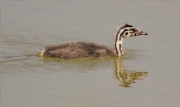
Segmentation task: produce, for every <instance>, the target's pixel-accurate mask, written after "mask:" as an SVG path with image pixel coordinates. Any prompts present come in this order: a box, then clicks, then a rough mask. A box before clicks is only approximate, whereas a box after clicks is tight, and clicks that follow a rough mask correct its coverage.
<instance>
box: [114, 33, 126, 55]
mask: <svg viewBox="0 0 180 107" xmlns="http://www.w3.org/2000/svg"><path fill="white" fill-rule="evenodd" d="M122 34H123V32H121V30H120V31H117V32H116V34H115V40H114V46H115V55H116V56H121V55H122V54H124V49H123V39H124V38H123V37H122Z"/></svg>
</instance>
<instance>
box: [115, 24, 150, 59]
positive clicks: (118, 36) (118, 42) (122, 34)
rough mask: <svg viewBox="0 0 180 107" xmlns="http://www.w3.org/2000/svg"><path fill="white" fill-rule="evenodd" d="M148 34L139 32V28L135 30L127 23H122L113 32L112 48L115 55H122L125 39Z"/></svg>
mask: <svg viewBox="0 0 180 107" xmlns="http://www.w3.org/2000/svg"><path fill="white" fill-rule="evenodd" d="M147 34H148V33H146V32H143V31H141V30H140V29H139V28H136V27H134V26H132V25H129V24H127V23H123V24H121V25H120V26H118V27H117V29H116V31H115V39H114V46H115V55H116V56H121V55H122V54H124V52H125V51H124V49H123V45H122V44H123V39H124V38H127V37H134V36H139V35H147Z"/></svg>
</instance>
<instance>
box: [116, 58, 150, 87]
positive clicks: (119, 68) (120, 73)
mask: <svg viewBox="0 0 180 107" xmlns="http://www.w3.org/2000/svg"><path fill="white" fill-rule="evenodd" d="M113 73H114V77H115V78H116V79H117V80H118V81H119V83H118V86H122V87H131V86H130V84H132V83H136V82H135V80H142V78H141V77H142V76H146V74H148V72H146V71H141V72H139V71H134V70H127V69H124V67H123V64H122V59H121V58H114V72H113Z"/></svg>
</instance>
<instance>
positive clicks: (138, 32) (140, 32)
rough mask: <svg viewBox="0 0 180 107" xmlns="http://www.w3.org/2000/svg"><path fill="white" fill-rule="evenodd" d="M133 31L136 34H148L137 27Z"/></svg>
mask: <svg viewBox="0 0 180 107" xmlns="http://www.w3.org/2000/svg"><path fill="white" fill-rule="evenodd" d="M135 32H136V34H137V35H148V33H146V32H143V31H141V30H139V29H138V28H136V30H135Z"/></svg>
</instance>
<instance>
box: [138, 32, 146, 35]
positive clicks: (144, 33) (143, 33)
mask: <svg viewBox="0 0 180 107" xmlns="http://www.w3.org/2000/svg"><path fill="white" fill-rule="evenodd" d="M137 34H138V35H148V33H146V32H143V31H140V32H137Z"/></svg>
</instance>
